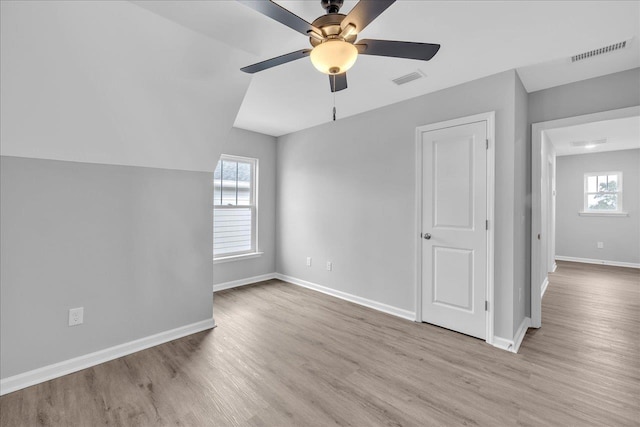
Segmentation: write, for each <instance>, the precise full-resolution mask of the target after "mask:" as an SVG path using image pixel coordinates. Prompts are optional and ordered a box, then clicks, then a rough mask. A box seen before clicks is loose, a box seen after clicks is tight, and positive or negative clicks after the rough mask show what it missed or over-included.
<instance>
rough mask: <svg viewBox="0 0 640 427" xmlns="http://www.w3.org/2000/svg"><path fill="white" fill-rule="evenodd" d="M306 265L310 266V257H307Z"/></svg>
mask: <svg viewBox="0 0 640 427" xmlns="http://www.w3.org/2000/svg"><path fill="white" fill-rule="evenodd" d="M307 267H311V257H310V256H308V257H307Z"/></svg>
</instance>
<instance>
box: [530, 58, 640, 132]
mask: <svg viewBox="0 0 640 427" xmlns="http://www.w3.org/2000/svg"><path fill="white" fill-rule="evenodd" d="M636 105H640V68H634V69H632V70H627V71H622V72H620V73H614V74H608V75H606V76H602V77H596V78H593V79H588V80H583V81H580V82H576V83H570V84H567V85H562V86H557V87H552V88H549V89H544V90H540V91H537V92H532V93H530V94H529V124H532V123H539V122H545V121H548V120H555V119H562V118H566V117H574V116H581V115H584V114H590V113H598V112H601V111H608V110H616V109H619V108H625V107H633V106H636Z"/></svg>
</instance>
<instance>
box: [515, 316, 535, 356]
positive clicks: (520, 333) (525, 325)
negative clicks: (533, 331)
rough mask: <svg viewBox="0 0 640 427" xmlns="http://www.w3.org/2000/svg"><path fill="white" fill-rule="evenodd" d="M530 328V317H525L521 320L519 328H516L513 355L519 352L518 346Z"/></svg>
mask: <svg viewBox="0 0 640 427" xmlns="http://www.w3.org/2000/svg"><path fill="white" fill-rule="evenodd" d="M530 326H531V318H530V317H525V318H524V319H522V322H521V323H520V327H519V328H518V330H517V331H516V334H515V336H514V337H513V341H514V346H513V352H514V353H517V352H518V350H520V345H522V340H524V336H525V335H526V334H527V330H528V329H529V327H530Z"/></svg>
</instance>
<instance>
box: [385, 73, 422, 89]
mask: <svg viewBox="0 0 640 427" xmlns="http://www.w3.org/2000/svg"><path fill="white" fill-rule="evenodd" d="M423 77H424V74H422V72H420V70H418V71H414V72H413V73H409V74H407V75H405V76H401V77H398V78H396V79H393V80H392V81H393V82H394V83H395V84H397V85H398V86H400V85H404V84H407V83H409V82H412V81H414V80H418V79H421V78H423Z"/></svg>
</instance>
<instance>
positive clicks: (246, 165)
mask: <svg viewBox="0 0 640 427" xmlns="http://www.w3.org/2000/svg"><path fill="white" fill-rule="evenodd" d="M257 170H258V160H257V159H250V158H246V157H236V156H227V155H222V156H221V157H220V161H219V162H218V165H217V167H216V170H215V172H214V173H213V258H214V260H215V259H221V258H226V257H233V256H239V255H250V254H254V253H256V252H257V235H256V229H257V227H256V224H257V200H258V198H257V194H256V193H257V187H256V182H257V181H256V174H257Z"/></svg>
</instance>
